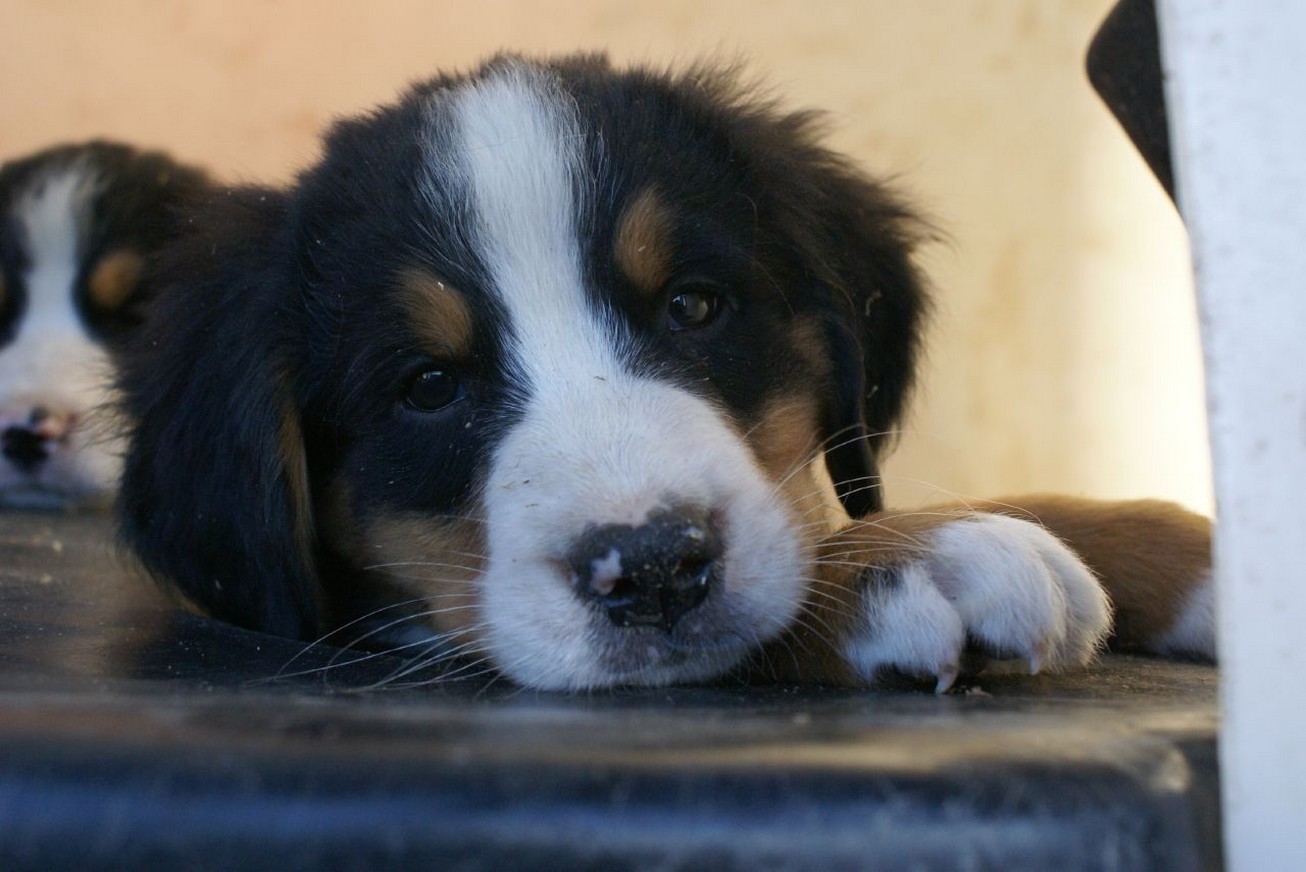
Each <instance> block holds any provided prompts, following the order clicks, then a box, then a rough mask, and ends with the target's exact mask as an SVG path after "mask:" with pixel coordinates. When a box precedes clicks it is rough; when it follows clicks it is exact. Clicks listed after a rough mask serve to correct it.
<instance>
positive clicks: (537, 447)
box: [430, 68, 804, 688]
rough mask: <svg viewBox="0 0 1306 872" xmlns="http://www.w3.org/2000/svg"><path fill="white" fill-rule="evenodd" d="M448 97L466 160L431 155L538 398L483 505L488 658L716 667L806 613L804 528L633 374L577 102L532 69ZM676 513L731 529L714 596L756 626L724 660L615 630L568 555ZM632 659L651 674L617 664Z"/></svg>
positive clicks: (615, 678)
mask: <svg viewBox="0 0 1306 872" xmlns="http://www.w3.org/2000/svg"><path fill="white" fill-rule="evenodd" d="M433 100H434V101H435V103H434V105H433V106H432V113H431V117H432V118H433V119H435V118H437V117H438V118H440V119H441V121H442V122H443V123H445V124H447V123H448V118H449V117H450V116H451V117H452V118H453V127H454V130H453V131H452V134H450V133H449V131H448V130H446V129H442V130H439V131H436V130H434V129H433V130H432V132H431V141H432V143H435V145H433V151H436V150H438V149H439V147H440V145H441V144H445V145H447V146H448V147H449V149H450V151H451V153H452V154H454V155H455V160H456V161H457V163H456V165H454V166H452V167H451V166H449V163H448V158H447V157H446V156H443V155H442V154H432V155H431V156H430V160H432V161H439V162H441V165H440V166H439V173H440V177H441V179H442V180H443V181H442V183H443V184H447V183H448V179H449V174H450V171H451V170H452V171H453V172H454V173H455V178H458V179H461V182H462V184H463V185H464V186H465V188H466V191H465V195H466V199H467V202H468V203H469V204H470V206H471V208H472V209H473V212H474V216H475V223H474V234H473V238H472V244H474V245H475V246H476V248H477V250H478V251H479V252H480V253H481V255H482V256H483V257H484V258H485V260H486V263H487V265H488V268H489V271H490V273H491V277H492V280H493V285H494V287H493V291H494V293H495V294H496V295H497V297H498V298H499V300H500V301H501V302H502V304H503V306H504V308H505V310H506V311H507V314H508V318H509V321H510V330H511V340H510V344H509V351H508V354H509V358H510V364H509V365H510V366H511V367H512V370H513V372H514V375H515V381H516V383H517V386H518V387H519V388H520V390H521V393H522V396H523V397H524V399H523V400H522V408H521V409H520V413H521V418H520V420H519V421H518V422H517V423H516V424H515V425H514V426H513V427H512V429H511V431H510V432H509V433H508V434H507V436H506V437H505V439H504V441H503V443H502V444H501V445H500V446H499V447H498V448H497V450H496V455H495V460H494V461H493V463H492V466H491V469H490V471H489V474H488V476H487V483H486V486H485V491H484V496H483V501H484V510H485V517H486V518H487V526H486V536H487V546H488V552H489V558H490V559H489V565H488V568H487V570H486V572H485V574H484V576H483V577H482V578H481V579H480V580H479V582H478V590H479V592H480V596H481V617H482V619H483V621H484V622H485V624H486V627H487V629H486V638H487V644H488V647H489V649H490V653H491V656H492V657H493V658H494V659H495V661H496V663H497V665H498V666H499V667H500V668H501V669H502V670H504V671H505V672H507V673H508V674H509V675H511V676H512V677H513V678H515V679H516V680H518V681H519V682H522V683H524V684H527V685H530V686H534V687H540V688H585V687H593V686H602V685H609V684H614V683H640V684H644V683H649V684H663V683H668V682H674V681H687V680H695V679H701V678H706V677H709V676H711V675H715V674H719V673H720V672H722V671H724V670H725V669H728V668H729V667H730V666H731V665H733V664H734V663H735V662H737V661H738V660H739V659H741V658H742V657H743V656H744V655H745V654H746V653H747V652H748V651H749V650H751V649H753V648H755V647H756V646H757V644H758V643H760V642H761V641H764V640H766V639H769V638H772V637H774V636H775V635H777V634H779V633H780V632H781V630H782V629H783V628H784V627H785V626H786V625H788V624H789V622H790V621H791V619H792V618H793V616H794V615H795V614H796V612H797V609H798V604H799V599H800V595H801V590H800V587H801V577H802V571H803V565H804V563H803V559H802V556H801V553H800V548H799V544H798V541H797V538H796V534H795V532H794V528H795V519H794V518H793V517H792V516H791V513H790V510H789V509H788V507H787V506H786V505H785V504H784V503H783V502H782V501H781V500H780V499H779V497H778V495H777V494H775V493H774V488H773V486H772V485H771V484H769V483H768V481H767V479H766V476H765V475H764V473H763V472H762V470H761V469H760V468H759V467H758V466H757V463H756V461H755V460H754V458H753V456H752V454H751V452H750V451H749V450H748V449H747V448H746V446H745V445H744V443H743V441H742V439H741V438H740V435H739V434H738V433H737V432H735V431H734V429H733V428H732V427H731V425H730V424H729V423H728V422H727V420H726V418H725V417H724V416H723V415H722V414H721V413H720V412H719V411H718V410H717V409H716V408H714V407H713V406H712V405H711V404H709V403H708V402H706V401H704V400H702V399H700V398H697V397H695V396H694V395H692V394H691V393H689V392H687V391H685V390H683V389H680V388H677V387H673V386H671V385H668V384H664V383H660V382H657V381H654V380H651V379H647V378H641V377H638V376H636V375H634V374H633V373H632V372H630V371H629V368H628V367H627V366H626V365H625V363H624V362H623V349H624V347H625V342H626V339H625V337H624V336H623V333H622V330H621V328H620V327H619V325H618V323H617V322H616V321H615V319H613V318H610V317H607V316H606V313H604V312H602V311H595V309H594V306H593V305H592V303H591V302H590V299H589V297H588V296H587V294H586V287H585V280H584V278H583V271H582V268H581V251H580V248H579V240H578V230H577V225H578V217H579V210H580V209H582V208H584V204H585V199H586V197H587V195H588V194H589V193H590V192H589V191H588V190H587V186H586V182H585V179H584V176H583V172H582V154H581V149H582V148H584V147H585V135H586V134H585V133H584V131H583V130H582V128H581V125H580V123H579V120H578V119H577V117H576V115H575V110H574V106H573V105H572V103H571V102H570V100H569V99H568V98H567V97H566V96H564V95H563V94H562V92H561V91H560V90H559V89H558V87H557V86H556V85H555V84H554V82H553V81H552V80H551V79H550V78H548V75H547V74H545V73H542V72H539V71H532V70H529V69H525V68H508V69H505V70H502V71H500V72H499V73H497V74H495V75H492V76H490V77H488V78H486V79H483V80H480V81H477V82H473V83H470V84H467V85H464V86H462V87H461V88H460V89H458V90H456V91H455V92H454V93H452V94H440V95H436V97H435V98H433ZM447 135H452V137H453V141H452V142H449V141H447V140H445V139H444V137H445V136H447ZM700 446H710V450H697V449H698V448H699V447H700ZM677 504H692V505H697V506H701V507H706V508H708V509H709V510H711V511H713V512H715V513H716V514H717V515H718V516H719V517H720V518H721V524H722V528H723V536H724V539H725V541H726V545H727V551H726V554H725V556H724V558H723V564H722V566H723V571H722V581H721V584H720V585H719V586H718V589H717V590H715V591H714V592H713V594H712V596H713V597H716V598H717V599H718V601H721V600H722V599H724V601H725V603H726V604H727V605H726V606H725V607H726V608H728V610H729V612H730V613H731V614H732V615H733V616H734V617H733V622H734V624H735V625H736V626H737V627H739V628H741V629H742V631H743V632H742V633H741V634H740V635H739V637H738V638H736V639H727V640H724V641H723V640H722V639H720V638H715V639H711V640H706V641H707V642H711V645H707V644H706V643H705V647H710V648H711V650H702V651H696V652H694V653H693V655H692V656H690V657H681V656H677V653H678V652H675V651H673V650H671V648H669V647H668V644H669V643H668V641H667V639H666V637H665V634H662V635H658V636H651V635H647V634H645V633H644V632H643V631H630V630H626V631H619V630H617V629H616V628H614V627H613V626H611V622H610V620H609V619H608V618H607V616H606V615H605V614H603V613H602V611H601V610H600V609H597V608H595V607H594V605H593V604H591V603H587V602H585V601H583V599H582V597H580V596H578V594H577V591H576V590H575V587H574V583H573V580H572V579H571V578H570V576H569V572H568V571H567V570H565V568H564V562H563V558H564V556H565V555H566V552H567V549H568V547H569V544H570V543H571V542H573V541H574V540H575V539H576V537H578V536H580V535H581V534H582V533H583V532H584V531H585V530H586V529H587V528H589V527H590V526H593V525H602V524H618V523H619V524H638V523H640V522H642V521H643V520H645V518H646V517H647V516H648V514H649V512H650V511H651V510H653V509H655V508H657V507H659V506H667V505H677ZM699 611H702V610H701V609H700V610H699ZM681 629H682V628H681V627H679V626H678V627H677V632H678V633H679V632H681ZM686 632H687V633H689V631H688V630H686ZM743 633H746V634H747V635H746V636H745V635H743ZM690 635H691V636H692V633H691V634H690ZM685 641H686V642H687V643H691V644H692V642H693V639H692V638H689V639H686V640H685ZM632 654H637V655H638V656H637V657H635V658H634V659H635V660H637V661H638V666H637V667H636V668H633V669H631V668H629V666H628V665H627V666H626V667H620V668H619V667H618V666H616V665H614V664H615V663H618V662H619V663H624V664H629V663H630V662H631V660H632Z"/></svg>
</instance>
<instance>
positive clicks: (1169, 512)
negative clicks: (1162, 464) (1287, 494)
mask: <svg viewBox="0 0 1306 872" xmlns="http://www.w3.org/2000/svg"><path fill="white" fill-rule="evenodd" d="M1004 502H1005V503H1009V504H1010V505H1011V506H1015V507H1018V508H1014V509H1013V508H1008V507H1004V506H1001V505H997V506H994V507H991V508H989V507H986V508H987V509H988V510H989V511H994V512H1001V513H1003V514H1008V515H1012V516H1014V517H1018V518H1027V519H1030V520H1034V521H1037V522H1039V523H1041V524H1042V525H1043V526H1045V527H1047V528H1048V529H1049V530H1051V531H1052V533H1054V534H1055V535H1056V536H1058V537H1059V538H1060V539H1061V540H1062V541H1064V542H1065V543H1066V544H1067V545H1069V546H1070V547H1071V549H1072V550H1074V551H1075V552H1076V553H1077V554H1079V556H1080V557H1081V558H1083V560H1084V562H1085V563H1087V564H1088V565H1089V567H1091V568H1092V570H1093V571H1094V572H1096V573H1097V575H1098V577H1099V578H1100V579H1101V580H1102V586H1103V587H1105V588H1106V591H1107V594H1108V595H1109V596H1110V597H1111V602H1112V604H1113V605H1114V606H1115V613H1116V617H1115V632H1114V634H1113V636H1112V639H1111V647H1112V648H1115V649H1117V650H1126V651H1128V650H1151V649H1152V647H1153V646H1154V645H1155V644H1156V643H1157V642H1158V641H1159V640H1160V639H1161V637H1162V636H1164V635H1165V634H1166V633H1168V632H1169V631H1170V630H1171V629H1172V628H1173V627H1174V625H1175V622H1176V621H1177V620H1178V619H1179V617H1180V614H1181V612H1182V610H1183V608H1184V605H1185V604H1186V603H1187V602H1188V598H1189V597H1190V595H1191V594H1192V591H1193V589H1194V588H1195V587H1196V586H1197V584H1198V582H1199V581H1201V580H1203V579H1205V578H1208V577H1209V573H1210V569H1211V522H1210V521H1209V520H1208V519H1206V518H1204V517H1202V516H1201V515H1198V514H1196V513H1194V512H1190V511H1188V510H1187V509H1184V508H1182V507H1180V506H1177V505H1175V504H1173V503H1167V502H1164V501H1161V500H1132V501H1128V502H1105V501H1098V500H1086V499H1078V498H1075V497H1064V496H1053V495H1037V496H1022V497H1013V498H1011V499H1009V500H1005V501H1004Z"/></svg>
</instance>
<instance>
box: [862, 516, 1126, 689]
mask: <svg viewBox="0 0 1306 872" xmlns="http://www.w3.org/2000/svg"><path fill="white" fill-rule="evenodd" d="M925 544H926V548H925V549H924V551H923V553H922V556H921V557H920V559H919V560H917V561H916V562H914V563H913V564H911V565H909V566H908V567H907V568H906V569H905V570H902V571H901V572H900V574H899V583H897V584H887V585H884V586H881V587H873V588H872V589H870V590H868V591H867V594H866V600H865V606H864V609H865V630H864V633H863V634H862V635H861V636H858V637H856V638H854V639H853V640H852V641H851V642H850V643H849V645H848V646H847V651H846V652H845V653H846V654H847V656H848V659H849V662H850V663H852V664H853V665H854V667H855V668H856V669H857V670H858V672H859V674H860V675H862V677H863V678H866V679H867V680H870V679H873V678H874V676H875V673H876V672H877V671H878V670H880V669H882V668H885V667H895V668H897V669H899V670H901V671H903V672H906V673H909V674H915V675H931V676H937V677H938V678H939V687H940V689H941V690H942V689H946V688H947V686H948V685H950V684H951V682H952V679H953V678H954V677H955V676H956V669H957V665H958V664H959V663H960V660H961V655H962V650H963V648H964V646H965V644H966V643H967V640H968V638H970V639H975V640H977V641H979V642H980V644H981V646H982V647H983V648H984V649H986V650H989V651H991V652H994V653H997V654H999V655H1005V656H1010V657H1018V658H1022V659H1024V660H1026V661H1028V662H1029V664H1030V668H1031V671H1038V670H1039V669H1041V668H1043V667H1045V666H1046V667H1052V668H1059V667H1065V666H1075V665H1082V664H1084V663H1087V662H1088V661H1089V660H1091V659H1092V658H1093V656H1094V655H1095V654H1096V653H1097V651H1098V650H1099V648H1100V647H1101V645H1102V642H1103V639H1104V638H1105V636H1106V634H1107V632H1108V630H1109V629H1110V625H1111V609H1110V604H1109V602H1108V600H1107V597H1106V592H1105V591H1104V590H1103V589H1102V587H1101V585H1100V584H1099V583H1098V581H1097V579H1096V578H1094V577H1093V575H1092V573H1091V572H1090V571H1089V570H1088V568H1087V567H1085V566H1084V565H1083V563H1081V562H1080V560H1079V559H1078V558H1077V557H1076V556H1075V555H1074V554H1073V553H1071V552H1070V551H1069V550H1068V549H1067V548H1066V547H1065V545H1063V544H1062V543H1061V542H1060V540H1058V539H1057V538H1056V537H1055V536H1053V535H1052V534H1050V533H1048V532H1047V531H1046V530H1045V529H1043V528H1042V527H1040V526H1038V525H1037V524H1032V523H1029V522H1028V521H1021V520H1018V519H1015V518H1008V517H1005V516H1002V515H989V514H980V515H973V516H968V517H966V518H963V519H959V520H956V521H951V522H949V523H946V524H944V525H942V526H941V527H939V528H938V529H937V530H936V531H934V532H933V533H932V534H931V535H929V536H927V537H926V543H925Z"/></svg>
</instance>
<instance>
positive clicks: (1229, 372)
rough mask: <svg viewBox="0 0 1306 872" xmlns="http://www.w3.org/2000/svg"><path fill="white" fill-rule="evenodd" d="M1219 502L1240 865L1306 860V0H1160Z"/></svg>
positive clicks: (1226, 787) (1248, 871)
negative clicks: (1198, 313)
mask: <svg viewBox="0 0 1306 872" xmlns="http://www.w3.org/2000/svg"><path fill="white" fill-rule="evenodd" d="M1159 6H1160V12H1161V16H1160V17H1161V40H1162V55H1163V59H1164V67H1165V69H1166V73H1167V76H1168V82H1167V95H1168V102H1169V104H1170V109H1169V111H1170V123H1171V134H1172V141H1173V145H1174V150H1175V160H1176V174H1177V176H1178V187H1179V199H1180V204H1181V210H1182V212H1183V214H1184V219H1185V221H1186V223H1187V225H1188V229H1189V234H1190V238H1191V241H1192V251H1193V262H1194V265H1195V269H1196V278H1197V293H1198V307H1199V311H1200V315H1201V325H1202V343H1203V346H1204V351H1205V357H1206V380H1207V403H1208V407H1209V412H1210V435H1211V448H1212V458H1213V463H1214V472H1215V491H1216V505H1217V515H1218V527H1217V533H1216V577H1217V579H1218V584H1219V595H1218V603H1219V610H1220V649H1219V650H1220V659H1221V669H1222V680H1221V697H1222V708H1223V713H1224V723H1223V728H1222V735H1221V772H1222V776H1221V777H1222V779H1223V793H1224V821H1225V823H1224V827H1225V840H1226V846H1225V853H1226V859H1227V861H1228V865H1229V868H1230V869H1232V870H1234V872H1267V870H1301V869H1306V688H1304V687H1303V686H1302V682H1303V681H1306V3H1303V2H1301V0H1161V2H1160V4H1159Z"/></svg>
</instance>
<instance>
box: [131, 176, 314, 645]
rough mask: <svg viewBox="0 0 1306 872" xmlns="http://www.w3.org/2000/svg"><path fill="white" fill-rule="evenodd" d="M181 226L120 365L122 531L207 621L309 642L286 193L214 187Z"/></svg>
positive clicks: (310, 578)
mask: <svg viewBox="0 0 1306 872" xmlns="http://www.w3.org/2000/svg"><path fill="white" fill-rule="evenodd" d="M190 223H191V228H192V231H191V232H190V233H188V234H187V235H186V237H185V238H184V239H182V240H179V241H178V242H177V243H176V244H175V245H173V246H172V247H171V248H170V249H169V250H168V251H166V252H165V253H164V255H163V256H162V258H161V263H160V275H161V277H162V283H161V285H160V288H161V290H160V291H159V296H158V297H157V299H156V300H155V301H154V303H153V307H152V308H151V310H150V311H149V313H148V315H147V318H146V322H145V324H144V326H143V329H142V330H141V331H140V332H139V333H138V334H137V336H136V338H135V339H134V340H133V342H132V343H131V345H130V347H129V349H128V350H127V352H126V353H125V355H124V357H123V360H122V363H121V367H120V377H119V387H120V389H121V393H122V402H123V406H124V411H125V414H126V417H127V419H128V421H129V426H130V442H129V447H128V450H127V456H126V462H125V466H124V471H123V481H122V487H121V492H120V495H119V504H118V510H119V520H120V524H121V529H122V535H123V537H124V539H125V540H126V542H127V544H128V545H129V546H130V547H131V548H132V549H133V550H134V551H135V553H136V554H137V555H138V556H139V557H140V559H141V560H142V562H143V563H144V564H145V566H146V567H147V568H148V569H149V570H150V571H151V572H152V573H154V574H155V575H156V576H157V577H159V578H160V579H161V580H163V581H165V582H166V583H170V584H172V585H175V586H176V588H178V589H179V590H180V591H181V592H182V593H183V594H184V595H185V596H186V597H187V598H188V599H190V600H191V601H192V602H193V603H195V604H196V605H198V606H199V607H201V608H202V609H204V610H205V611H207V612H208V613H209V614H211V615H213V616H214V617H217V618H221V619H223V620H227V621H230V622H232V623H235V624H238V625H240V626H243V627H247V628H250V629H255V630H262V631H265V632H269V633H276V634H279V635H285V636H292V637H296V638H307V637H310V636H311V635H312V634H313V633H315V631H316V626H317V614H318V602H317V598H318V585H317V580H316V572H315V568H314V559H313V549H314V542H313V518H312V513H311V500H310V496H309V483H308V475H307V472H306V464H305V460H304V448H303V442H302V438H301V434H300V422H299V414H298V411H297V408H298V406H297V403H296V400H295V394H294V387H293V384H292V374H293V373H295V372H297V371H298V370H299V364H298V360H297V356H298V354H299V349H300V347H301V339H300V336H301V333H300V330H299V323H300V322H299V316H298V313H299V310H300V309H299V298H298V295H297V294H296V292H295V287H296V283H295V281H294V273H293V269H292V268H291V264H292V263H293V260H294V259H293V257H292V254H293V250H292V247H291V246H292V242H291V239H292V237H293V234H292V233H291V229H290V227H289V220H288V217H287V207H286V202H285V198H284V196H283V195H281V194H278V193H276V192H274V191H269V190H261V189H240V190H228V191H220V192H218V193H216V194H215V195H214V196H213V198H212V201H211V202H208V203H207V204H205V205H204V206H202V207H200V208H199V209H197V212H196V214H195V216H193V218H192V220H191V222H190Z"/></svg>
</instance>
